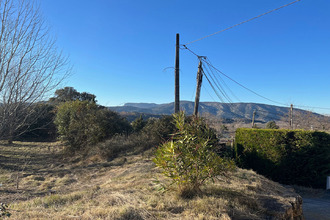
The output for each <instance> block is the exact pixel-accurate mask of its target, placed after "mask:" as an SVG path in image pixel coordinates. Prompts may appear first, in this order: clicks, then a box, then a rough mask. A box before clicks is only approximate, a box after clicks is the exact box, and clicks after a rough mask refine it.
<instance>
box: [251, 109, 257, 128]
mask: <svg viewBox="0 0 330 220" xmlns="http://www.w3.org/2000/svg"><path fill="white" fill-rule="evenodd" d="M256 113H257V112H256V110H254V111H253V116H252V128H254V126H255V124H254V119H255V117H256Z"/></svg>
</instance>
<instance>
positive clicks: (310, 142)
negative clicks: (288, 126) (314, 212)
mask: <svg viewBox="0 0 330 220" xmlns="http://www.w3.org/2000/svg"><path fill="white" fill-rule="evenodd" d="M235 153H236V161H237V163H238V165H239V166H241V167H243V168H251V169H253V170H255V171H257V172H258V173H260V174H262V175H265V176H267V177H269V178H271V179H273V180H275V181H279V182H281V183H284V184H297V185H303V186H308V187H316V188H324V186H325V180H326V176H327V175H329V174H330V163H329V161H330V135H329V134H327V133H324V132H314V131H303V130H284V129H281V130H273V129H243V128H241V129H237V131H236V137H235Z"/></svg>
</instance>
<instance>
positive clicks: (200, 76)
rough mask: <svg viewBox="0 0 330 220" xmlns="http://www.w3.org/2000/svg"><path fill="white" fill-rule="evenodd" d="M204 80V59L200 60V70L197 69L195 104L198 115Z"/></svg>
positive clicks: (195, 111)
mask: <svg viewBox="0 0 330 220" xmlns="http://www.w3.org/2000/svg"><path fill="white" fill-rule="evenodd" d="M202 80H203V69H202V61H201V60H200V61H199V64H198V71H197V88H196V97H195V106H194V116H195V117H197V116H198V106H199V97H200V94H201V86H202Z"/></svg>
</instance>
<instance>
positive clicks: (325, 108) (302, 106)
mask: <svg viewBox="0 0 330 220" xmlns="http://www.w3.org/2000/svg"><path fill="white" fill-rule="evenodd" d="M182 46H183V47H184V49H186V50H188V51H189V52H190V53H192V54H193V55H195V56H196V57H197V58H198V59H199V58H200V57H201V56H199V55H198V54H196V53H195V52H194V51H192V50H191V49H189V48H188V47H187V46H186V45H182ZM202 62H203V63H204V64H207V65H208V67H209V68H210V67H211V68H213V69H214V70H216V71H217V72H218V73H220V74H222V75H223V76H225V77H226V78H228V79H229V80H231V81H233V82H234V83H236V84H237V85H239V86H240V87H242V88H244V89H246V90H248V91H249V92H251V93H253V94H255V95H257V96H259V97H261V98H263V99H265V100H268V101H270V102H273V103H275V104H278V105H281V106H285V107H289V105H288V104H284V103H281V102H277V101H274V100H272V99H269V98H267V97H265V96H263V95H260V94H259V93H257V92H255V91H253V90H252V89H249V88H247V87H246V86H244V85H242V84H241V83H239V82H238V81H236V80H234V79H232V78H231V77H229V76H228V75H226V74H225V73H223V72H222V71H220V70H219V69H217V68H216V67H215V66H213V65H212V64H211V61H210V60H209V59H208V58H207V60H205V59H204V60H202ZM208 81H209V80H208ZM210 85H211V84H210ZM212 86H213V85H211V87H212ZM212 89H213V90H214V91H216V89H215V88H214V86H213V88H212ZM216 95H217V96H218V97H219V96H220V95H219V94H217V92H216ZM220 97H221V96H220ZM220 100H221V101H222V102H224V100H223V99H222V98H220ZM295 107H298V108H302V109H303V108H305V110H306V108H307V109H323V110H330V108H329V107H317V106H305V105H295ZM306 111H307V110H306Z"/></svg>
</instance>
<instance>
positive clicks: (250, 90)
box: [203, 60, 287, 106]
mask: <svg viewBox="0 0 330 220" xmlns="http://www.w3.org/2000/svg"><path fill="white" fill-rule="evenodd" d="M203 62H205V63H207V64H208V65H209V66H210V67H212V68H213V69H214V70H216V71H218V72H219V73H221V74H222V75H224V76H225V77H227V78H228V79H230V80H231V81H233V82H234V83H236V84H237V85H239V86H241V87H242V88H244V89H246V90H248V91H249V92H251V93H253V94H255V95H257V96H259V97H261V98H263V99H266V100H268V101H270V102H273V103H276V104H278V105H284V106H287V105H286V104H283V103H280V102H277V101H274V100H272V99H269V98H267V97H265V96H263V95H260V94H259V93H257V92H255V91H253V90H252V89H249V88H247V87H246V86H244V85H242V84H241V83H239V82H237V81H236V80H234V79H232V78H230V77H229V76H227V75H226V74H224V73H223V72H221V71H220V70H219V69H217V68H215V67H214V66H213V65H212V64H210V63H209V62H207V61H205V60H204V61H203Z"/></svg>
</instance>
